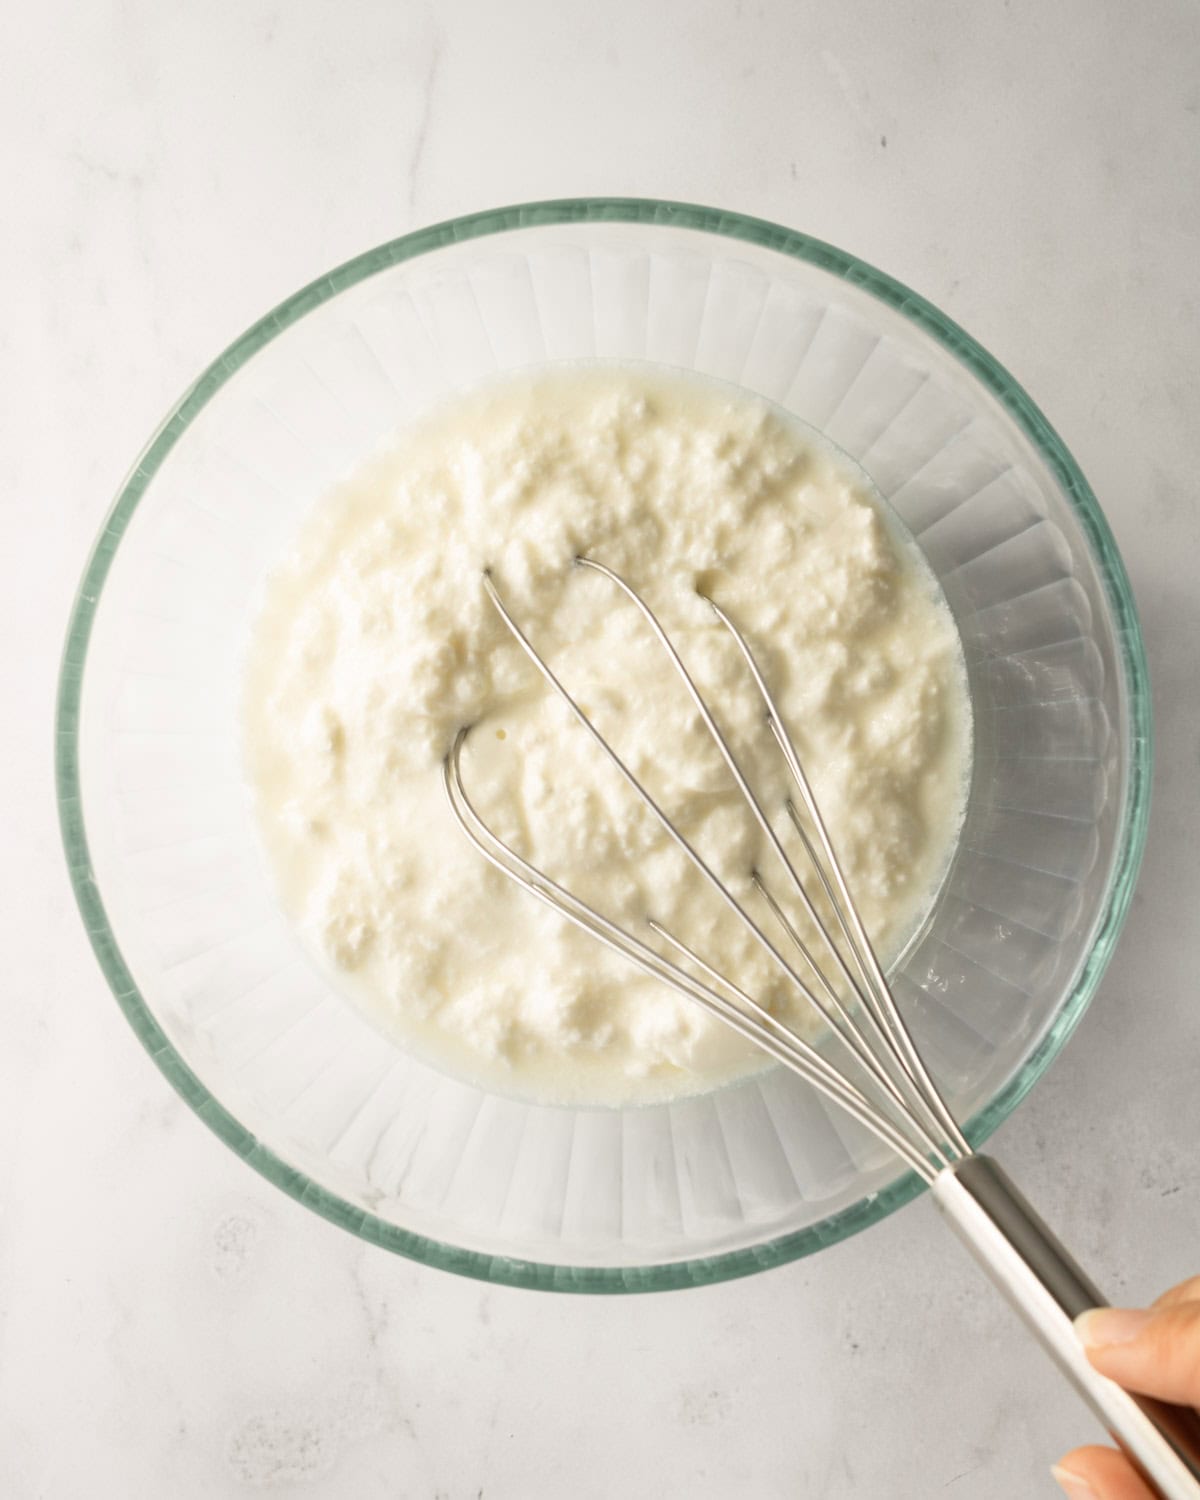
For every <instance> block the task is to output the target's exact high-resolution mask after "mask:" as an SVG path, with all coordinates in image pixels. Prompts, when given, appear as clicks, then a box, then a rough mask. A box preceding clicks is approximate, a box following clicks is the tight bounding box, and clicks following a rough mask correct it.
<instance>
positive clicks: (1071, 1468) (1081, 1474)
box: [1050, 1447, 1153, 1500]
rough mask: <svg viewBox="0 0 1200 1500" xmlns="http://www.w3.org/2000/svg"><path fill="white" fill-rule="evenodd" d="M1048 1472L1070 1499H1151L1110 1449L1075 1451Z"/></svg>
mask: <svg viewBox="0 0 1200 1500" xmlns="http://www.w3.org/2000/svg"><path fill="white" fill-rule="evenodd" d="M1050 1473H1051V1474H1052V1475H1053V1477H1054V1482H1055V1483H1056V1484H1057V1485H1058V1487H1059V1489H1060V1490H1062V1492H1063V1494H1064V1495H1068V1496H1070V1500H1153V1495H1152V1493H1151V1491H1150V1490H1148V1489H1147V1488H1146V1486H1145V1484H1144V1483H1143V1481H1142V1480H1141V1479H1140V1478H1139V1477H1138V1475H1137V1473H1136V1472H1135V1470H1134V1468H1133V1466H1132V1465H1131V1464H1130V1462H1129V1460H1128V1459H1127V1458H1125V1456H1124V1455H1123V1454H1121V1453H1117V1452H1116V1451H1115V1449H1112V1448H1100V1447H1088V1448H1075V1449H1073V1450H1072V1452H1070V1453H1068V1454H1067V1455H1066V1456H1065V1457H1063V1458H1060V1459H1059V1461H1058V1463H1056V1464H1055V1465H1054V1467H1053V1468H1052V1469H1051V1470H1050Z"/></svg>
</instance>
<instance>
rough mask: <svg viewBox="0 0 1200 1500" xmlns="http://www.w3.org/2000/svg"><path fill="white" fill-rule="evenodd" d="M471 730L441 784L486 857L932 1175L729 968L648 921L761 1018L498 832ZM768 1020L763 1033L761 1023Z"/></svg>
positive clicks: (449, 762)
mask: <svg viewBox="0 0 1200 1500" xmlns="http://www.w3.org/2000/svg"><path fill="white" fill-rule="evenodd" d="M466 734H467V731H466V730H460V731H459V734H458V736H457V738H456V740H455V743H454V745H453V747H452V748H451V750H450V752H449V753H448V755H447V756H446V759H445V762H444V763H443V783H444V786H445V790H446V794H447V797H448V799H449V802H450V807H451V810H452V811H453V813H454V816H455V818H456V819H457V821H458V823H459V826H460V827H461V828H462V830H463V831H464V833H465V834H466V835H467V837H468V838H469V839H470V841H471V843H472V844H474V846H475V848H476V849H477V850H478V851H479V853H480V854H482V855H483V857H484V859H485V860H487V862H488V863H489V864H490V865H492V866H493V867H494V868H495V869H497V870H499V871H500V873H501V874H503V875H505V876H507V877H508V879H510V880H512V881H514V882H516V883H517V884H518V885H520V886H521V887H522V888H523V889H525V890H526V891H528V892H529V893H530V895H532V896H535V897H537V899H538V900H539V901H541V902H542V903H543V904H544V905H546V906H548V907H550V909H551V910H552V911H554V912H556V913H557V914H558V915H559V916H562V917H565V918H566V920H567V921H569V922H571V923H573V924H574V925H575V926H577V927H579V928H580V929H581V930H582V931H584V932H586V933H587V934H588V935H589V936H591V937H593V938H595V939H596V940H597V941H598V942H600V943H602V944H604V946H606V947H608V948H610V949H611V950H612V951H614V952H616V953H619V954H620V955H621V956H622V957H623V958H626V959H628V960H629V961H630V962H631V963H633V964H635V965H636V966H637V967H638V968H640V969H641V970H642V971H643V972H644V973H646V974H649V975H650V976H651V977H652V978H654V979H658V980H660V981H661V982H662V983H664V984H666V985H668V986H669V987H670V988H671V989H673V990H675V991H676V993H678V994H681V995H683V996H684V997H685V998H687V999H690V1000H693V1001H695V1002H697V1003H698V1004H700V1005H701V1006H702V1007H703V1008H704V1009H706V1010H707V1011H709V1012H710V1013H711V1014H714V1015H716V1016H718V1017H720V1019H721V1020H723V1021H724V1022H725V1023H726V1024H727V1025H729V1026H731V1027H732V1028H733V1029H734V1030H735V1031H737V1032H738V1033H739V1034H740V1035H742V1036H743V1037H745V1038H746V1039H747V1040H748V1041H751V1042H753V1043H755V1045H757V1046H759V1047H761V1048H762V1049H763V1050H764V1051H766V1052H767V1053H768V1054H769V1055H770V1056H772V1057H774V1058H775V1059H776V1061H778V1062H780V1063H782V1064H783V1065H784V1066H785V1067H788V1068H790V1069H791V1070H792V1071H793V1072H795V1073H797V1074H798V1075H799V1076H800V1077H802V1078H804V1079H805V1080H806V1081H808V1082H809V1083H811V1084H812V1085H813V1086H814V1087H815V1088H818V1089H820V1090H821V1091H822V1092H823V1093H825V1094H826V1095H827V1096H828V1097H829V1098H831V1099H833V1100H834V1101H835V1102H837V1103H838V1104H840V1105H841V1107H842V1108H843V1109H845V1110H847V1111H848V1112H849V1113H850V1114H852V1115H853V1116H854V1117H855V1118H856V1119H858V1120H859V1121H860V1122H861V1123H862V1124H863V1125H865V1126H866V1127H867V1128H868V1129H869V1130H871V1131H873V1132H874V1133H875V1134H876V1135H877V1136H878V1137H879V1139H880V1140H882V1141H884V1142H885V1144H887V1145H889V1146H890V1147H891V1148H892V1150H894V1151H895V1152H896V1153H897V1154H898V1155H899V1156H901V1157H902V1158H903V1160H904V1161H905V1162H906V1163H907V1164H908V1165H909V1166H910V1167H912V1169H913V1170H914V1171H915V1172H917V1173H918V1174H919V1175H920V1176H921V1177H922V1178H923V1179H924V1180H925V1181H926V1182H931V1181H932V1180H933V1177H934V1175H935V1174H934V1171H933V1170H932V1169H931V1167H930V1165H929V1163H928V1161H927V1160H926V1159H925V1158H924V1157H923V1156H922V1155H921V1154H920V1153H919V1152H918V1151H917V1150H915V1149H914V1148H913V1146H912V1145H911V1144H910V1143H909V1142H908V1141H907V1140H906V1139H905V1137H904V1136H903V1135H902V1134H901V1133H900V1131H899V1130H898V1129H897V1128H896V1127H895V1126H894V1125H893V1124H892V1123H891V1122H890V1121H889V1120H888V1119H887V1118H886V1117H884V1116H883V1115H881V1114H880V1113H879V1111H878V1110H876V1109H875V1108H874V1107H873V1106H872V1104H871V1102H870V1100H869V1099H868V1098H867V1097H866V1095H865V1094H863V1093H862V1091H861V1090H860V1089H858V1088H856V1087H855V1085H854V1084H853V1083H851V1082H850V1080H849V1079H847V1078H845V1077H844V1076H843V1075H842V1074H841V1073H840V1072H838V1070H837V1069H836V1068H834V1067H833V1066H832V1065H831V1064H830V1063H829V1062H828V1061H827V1060H826V1059H825V1058H823V1057H822V1056H821V1054H820V1053H819V1052H818V1051H817V1050H816V1048H814V1047H813V1046H812V1045H811V1044H810V1043H808V1042H806V1041H805V1040H804V1039H803V1037H799V1036H797V1035H796V1034H795V1033H794V1032H793V1031H791V1030H790V1029H789V1028H788V1027H786V1026H785V1025H784V1024H783V1023H782V1022H781V1021H779V1020H778V1018H777V1017H775V1016H772V1015H771V1013H770V1012H769V1011H767V1010H766V1009H765V1008H764V1007H763V1006H761V1005H759V1003H758V1002H757V1001H755V1000H754V999H752V998H751V996H749V995H748V994H746V992H745V991H744V990H741V989H739V988H738V987H737V986H736V985H734V984H733V983H732V982H731V981H730V980H728V979H727V978H725V976H724V975H721V974H719V973H718V972H717V971H716V970H714V969H712V968H710V967H709V966H708V965H707V964H705V963H704V962H703V960H701V959H699V958H698V956H697V955H695V954H694V953H692V951H691V950H690V949H689V948H687V947H686V946H685V945H684V944H682V943H680V942H679V941H678V940H677V939H674V938H672V937H671V936H670V935H669V934H667V933H666V932H665V931H664V929H663V928H661V927H660V926H659V925H658V924H657V923H655V922H650V923H649V924H648V925H649V926H651V927H652V928H653V929H654V931H655V932H657V933H658V934H659V935H660V936H663V937H666V938H667V940H668V941H669V942H671V943H672V945H673V946H675V947H676V948H678V949H680V950H681V951H683V952H684V953H686V954H687V955H688V956H689V957H690V958H692V959H693V960H694V961H695V962H696V963H697V964H698V966H699V967H701V968H702V969H703V970H704V971H705V972H706V973H707V974H709V975H710V977H711V978H713V979H714V980H715V981H717V982H718V983H720V984H722V985H724V986H725V987H726V988H727V989H728V990H729V991H730V992H731V993H732V994H734V995H735V996H736V997H737V1001H738V1002H740V1003H741V1004H743V1005H744V1006H745V1007H746V1008H747V1009H748V1010H749V1011H750V1012H751V1013H752V1014H753V1015H754V1017H755V1019H753V1020H752V1019H750V1018H749V1017H747V1016H744V1015H743V1014H742V1012H741V1011H740V1010H739V1008H738V1004H735V1003H731V1002H730V1000H729V999H728V998H727V997H725V996H723V995H721V994H720V993H719V992H717V991H715V990H713V989H711V988H710V987H709V986H707V985H704V984H702V983H700V982H699V981H698V980H696V979H695V978H694V976H692V975H690V974H688V973H687V972H686V971H685V970H683V969H680V968H679V966H678V965H677V964H673V963H671V962H670V960H668V959H665V958H663V957H662V955H661V954H658V953H655V951H654V950H653V949H652V948H650V947H648V946H647V945H646V944H645V943H642V942H640V941H639V940H638V939H637V938H635V937H634V936H633V935H632V934H631V933H628V932H626V931H625V930H624V929H623V928H621V927H618V926H617V925H616V924H615V923H613V922H611V921H609V919H608V918H607V917H605V916H604V915H603V914H602V913H601V912H599V911H597V910H596V909H595V907H593V906H590V905H589V904H588V903H587V902H586V901H582V900H581V899H580V898H579V897H577V896H575V895H573V894H572V893H571V892H570V891H568V890H567V889H566V888H565V887H563V886H561V885H559V884H558V883H557V882H556V881H554V880H552V879H551V878H550V877H549V876H547V875H545V874H544V873H543V872H542V871H540V870H537V869H536V868H535V867H534V866H532V865H530V864H529V863H528V861H527V860H525V859H523V858H522V857H521V855H520V854H518V853H517V851H516V850H515V849H513V848H512V847H511V846H510V845H509V844H506V843H505V842H504V840H503V839H501V838H500V837H499V836H498V835H497V834H496V833H494V832H493V831H492V830H491V829H490V828H488V826H487V824H486V823H485V822H484V821H483V819H482V818H481V817H480V816H479V814H478V812H477V811H476V810H475V808H474V806H473V804H472V803H471V801H470V798H469V797H468V795H467V792H466V788H465V786H464V784H463V780H462V767H461V751H462V745H463V742H464V740H465V738H466ZM764 1027H766V1028H767V1030H766V1033H765V1034H764V1031H763V1028H764Z"/></svg>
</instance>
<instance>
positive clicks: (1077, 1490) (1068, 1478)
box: [1050, 1464, 1096, 1500]
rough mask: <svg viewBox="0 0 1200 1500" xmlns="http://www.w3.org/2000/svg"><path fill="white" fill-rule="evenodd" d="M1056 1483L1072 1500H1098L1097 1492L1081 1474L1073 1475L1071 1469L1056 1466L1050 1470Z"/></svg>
mask: <svg viewBox="0 0 1200 1500" xmlns="http://www.w3.org/2000/svg"><path fill="white" fill-rule="evenodd" d="M1050 1472H1051V1474H1052V1475H1053V1476H1054V1481H1055V1483H1056V1484H1057V1485H1058V1487H1059V1489H1060V1490H1062V1492H1063V1494H1064V1495H1067V1496H1069V1497H1070V1500H1096V1491H1095V1490H1094V1489H1093V1488H1092V1487H1091V1485H1090V1484H1089V1483H1088V1482H1087V1480H1086V1479H1084V1478H1083V1477H1082V1476H1081V1475H1079V1474H1072V1473H1071V1471H1070V1469H1064V1468H1062V1467H1061V1466H1060V1465H1058V1464H1055V1465H1054V1467H1053V1468H1052V1469H1051V1470H1050Z"/></svg>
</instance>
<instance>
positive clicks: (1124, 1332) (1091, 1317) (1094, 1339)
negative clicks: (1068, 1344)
mask: <svg viewBox="0 0 1200 1500" xmlns="http://www.w3.org/2000/svg"><path fill="white" fill-rule="evenodd" d="M1151 1316H1152V1314H1151V1313H1148V1312H1143V1311H1142V1310H1141V1309H1140V1308H1126V1307H1094V1308H1092V1310H1091V1311H1090V1312H1085V1313H1080V1314H1079V1316H1078V1317H1077V1318H1076V1319H1075V1332H1076V1333H1077V1334H1078V1335H1079V1338H1080V1341H1081V1342H1082V1343H1083V1344H1085V1345H1086V1346H1087V1347H1088V1348H1089V1349H1100V1348H1103V1347H1105V1346H1107V1345H1109V1344H1129V1343H1132V1342H1133V1340H1134V1339H1135V1338H1137V1336H1138V1334H1139V1333H1141V1331H1142V1329H1143V1328H1145V1326H1146V1324H1147V1323H1148V1322H1149V1321H1150V1319H1151Z"/></svg>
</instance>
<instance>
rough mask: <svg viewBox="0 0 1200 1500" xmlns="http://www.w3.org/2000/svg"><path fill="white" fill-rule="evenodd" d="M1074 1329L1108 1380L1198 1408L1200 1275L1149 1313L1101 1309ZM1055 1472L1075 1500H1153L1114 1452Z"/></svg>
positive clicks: (1084, 1452) (1075, 1459)
mask: <svg viewBox="0 0 1200 1500" xmlns="http://www.w3.org/2000/svg"><path fill="white" fill-rule="evenodd" d="M1075 1327H1076V1328H1077V1330H1078V1332H1079V1337H1080V1338H1081V1339H1082V1341H1083V1344H1084V1347H1085V1349H1086V1350H1087V1356H1088V1358H1089V1359H1090V1360H1091V1362H1092V1364H1093V1365H1094V1366H1095V1367H1096V1369H1097V1370H1099V1371H1100V1373H1101V1374H1102V1375H1107V1376H1108V1377H1109V1378H1110V1379H1111V1380H1115V1381H1116V1382H1117V1384H1118V1385H1123V1386H1125V1387H1126V1388H1127V1389H1128V1390H1131V1391H1137V1392H1138V1393H1139V1394H1141V1395H1144V1396H1157V1397H1159V1398H1160V1399H1161V1400H1163V1401H1174V1402H1176V1403H1177V1404H1178V1405H1180V1406H1194V1407H1200V1276H1193V1277H1192V1278H1191V1280H1190V1281H1184V1282H1181V1283H1180V1284H1179V1286H1176V1287H1172V1288H1171V1290H1170V1291H1169V1292H1164V1293H1163V1295H1162V1296H1161V1297H1160V1298H1159V1299H1158V1301H1157V1302H1155V1304H1154V1306H1153V1307H1151V1308H1149V1309H1147V1310H1145V1311H1136V1312H1135V1311H1132V1310H1126V1309H1124V1308H1098V1309H1097V1310H1096V1311H1095V1312H1086V1313H1084V1314H1083V1315H1082V1317H1079V1318H1077V1319H1076V1321H1075ZM1051 1472H1052V1473H1053V1475H1054V1477H1055V1479H1057V1480H1058V1482H1059V1484H1060V1485H1061V1486H1062V1489H1063V1491H1064V1492H1065V1493H1066V1494H1067V1495H1069V1496H1070V1500H1152V1496H1151V1492H1150V1491H1149V1490H1148V1489H1147V1488H1146V1486H1145V1484H1144V1483H1143V1482H1142V1481H1141V1479H1139V1478H1138V1476H1137V1474H1136V1473H1135V1471H1134V1469H1133V1466H1132V1464H1130V1462H1129V1460H1128V1459H1127V1458H1126V1457H1125V1456H1124V1455H1123V1454H1121V1453H1117V1452H1116V1451H1115V1450H1114V1449H1112V1448H1076V1449H1075V1450H1074V1451H1073V1452H1071V1453H1068V1454H1067V1456H1066V1457H1065V1458H1064V1459H1062V1460H1061V1461H1060V1462H1059V1463H1057V1464H1055V1466H1054V1468H1053V1470H1052V1471H1051Z"/></svg>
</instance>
